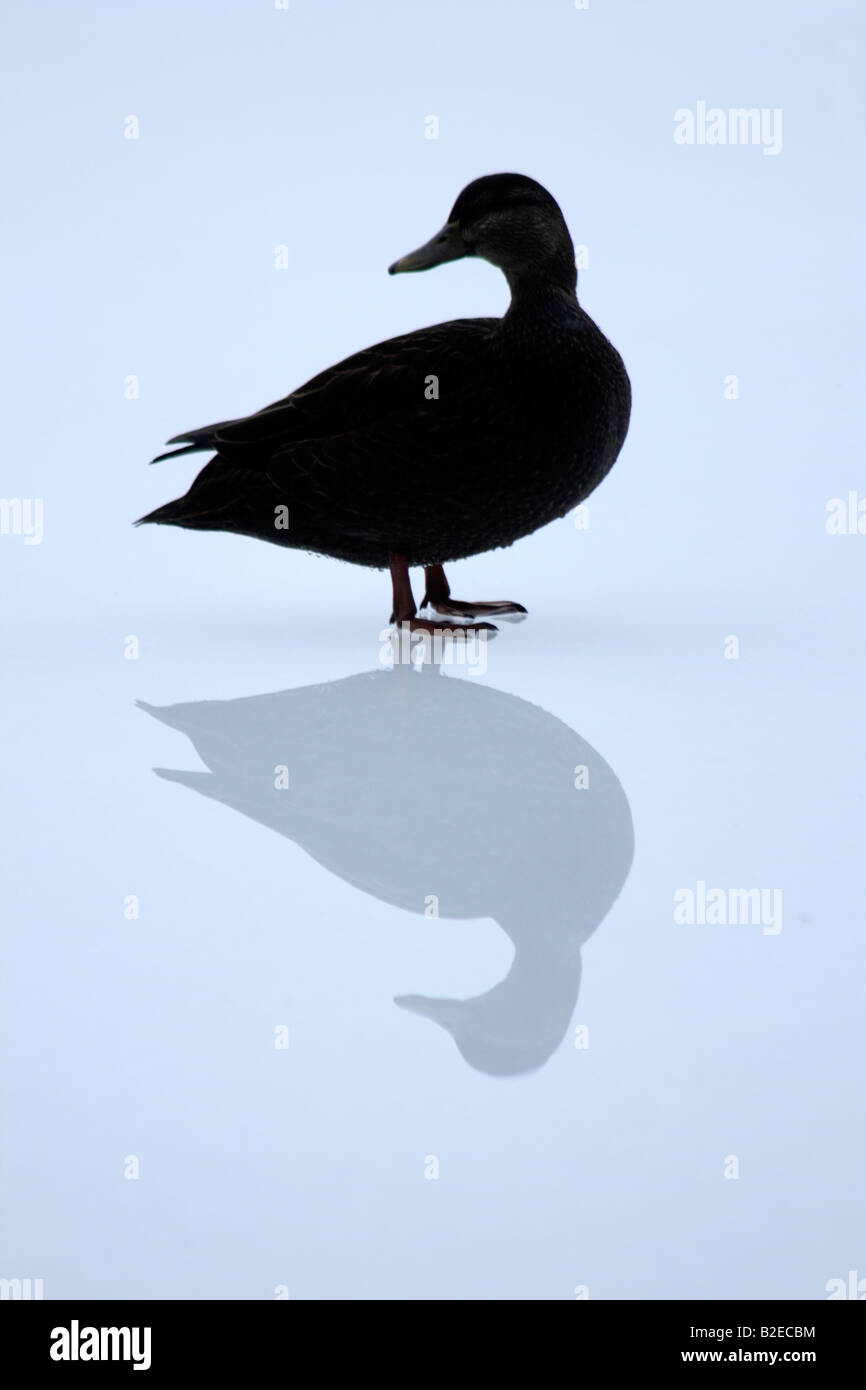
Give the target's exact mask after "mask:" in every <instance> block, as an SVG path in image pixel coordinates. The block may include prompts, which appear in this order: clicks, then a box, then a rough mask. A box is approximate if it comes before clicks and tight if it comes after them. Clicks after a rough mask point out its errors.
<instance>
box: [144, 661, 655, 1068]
mask: <svg viewBox="0 0 866 1390" xmlns="http://www.w3.org/2000/svg"><path fill="white" fill-rule="evenodd" d="M141 708H143V709H144V710H146V711H147V712H148V713H149V714H151V715H153V716H154V718H156V719H158V720H160V721H161V722H162V723H164V724H167V725H168V726H169V727H171V728H173V729H176V730H178V731H180V732H182V733H184V734H186V735H187V737H188V738H189V739H190V741H191V742H192V744H193V746H194V747H195V750H196V752H197V753H198V755H199V757H200V758H201V759H202V761H203V762H204V763H205V764H206V766H207V768H208V769H209V771H206V772H182V771H171V770H168V769H164V768H157V769H155V770H156V771H157V773H158V775H159V776H161V777H163V778H166V779H168V780H170V781H173V782H178V783H181V784H182V785H183V786H186V787H190V788H192V789H193V790H195V791H198V792H201V793H202V795H204V796H208V797H211V798H212V799H214V800H216V801H220V802H222V803H223V804H224V805H226V806H231V807H233V808H234V809H235V810H236V811H239V812H241V813H242V814H243V815H245V816H248V817H249V818H250V819H252V820H255V821H258V822H259V823H260V824H261V825H266V826H269V827H270V828H271V829H272V830H275V831H277V833H278V834H280V835H285V836H286V838H287V839H290V840H294V841H295V843H296V844H298V845H300V846H301V848H302V849H304V850H306V852H307V853H308V854H310V855H311V856H312V857H313V858H314V859H315V860H317V861H318V862H319V863H320V864H321V865H322V866H323V867H324V868H326V869H328V870H330V871H331V872H332V873H335V874H337V875H338V876H339V877H340V878H342V879H344V880H345V881H346V882H348V883H351V884H353V885H354V886H355V887H356V888H359V889H361V890H362V891H364V892H365V893H369V894H371V895H372V896H373V897H376V898H378V899H380V900H381V901H382V902H386V903H389V904H391V905H392V906H394V907H401V908H405V909H406V910H407V911H409V912H416V913H422V914H423V913H424V911H425V905H426V904H427V903H428V902H429V895H430V894H431V893H435V895H436V897H437V899H438V912H439V915H440V916H441V917H445V918H456V919H460V920H468V919H473V918H475V919H477V918H493V919H495V921H496V922H497V923H498V924H499V925H500V926H501V927H502V929H503V930H504V931H505V932H506V933H507V935H508V936H509V938H510V939H511V941H512V943H513V945H514V959H513V962H512V964H511V968H510V969H509V971H508V973H507V975H506V976H505V978H504V979H502V980H501V981H500V982H499V983H498V984H496V985H494V986H493V988H492V989H490V990H488V991H487V992H486V993H484V994H481V995H478V996H476V997H474V998H470V999H448V998H432V997H428V996H426V995H420V994H406V995H401V996H398V997H397V999H396V1000H395V1002H396V1003H397V1004H399V1005H401V1006H402V1007H404V1008H406V1009H410V1010H412V1011H413V1012H415V1013H416V1014H420V1015H423V1016H424V1017H425V1018H428V1019H431V1020H433V1021H434V1022H436V1023H438V1024H439V1025H440V1026H441V1027H443V1028H445V1029H446V1030H447V1031H448V1033H450V1034H451V1036H452V1037H453V1039H454V1041H455V1042H456V1044H457V1047H458V1048H459V1050H460V1052H461V1053H462V1054H463V1056H464V1058H465V1059H466V1061H467V1062H468V1063H469V1064H470V1065H471V1066H472V1067H474V1068H476V1069H477V1070H479V1071H482V1072H486V1073H489V1074H491V1075H496V1076H505V1075H514V1074H517V1073H520V1072H527V1071H533V1070H535V1069H536V1068H538V1067H540V1066H542V1065H543V1063H544V1062H545V1061H546V1060H547V1059H548V1058H549V1057H550V1056H551V1054H552V1053H553V1052H554V1050H555V1049H556V1047H557V1046H558V1045H559V1043H561V1041H562V1039H563V1037H564V1036H565V1034H566V1031H567V1030H568V1026H569V1023H570V1021H571V1018H572V1015H573V1013H574V1008H575V1004H576V1002H577V996H578V990H579V987H580V979H581V958H580V950H581V946H582V945H583V943H584V942H585V941H586V940H587V938H588V937H589V936H590V935H591V934H592V932H593V931H594V930H595V929H596V927H597V926H598V925H599V924H600V923H601V921H602V920H603V919H604V917H605V916H606V914H607V913H608V911H609V910H610V908H611V906H612V904H613V902H614V901H615V899H616V898H617V896H618V894H619V892H620V890H621V888H622V886H623V884H624V882H625V880H626V877H627V875H628V871H629V868H630V865H631V861H632V854H633V847H634V836H633V829H632V820H631V813H630V810H629V805H628V801H627V799H626V795H625V792H624V791H623V788H622V786H621V785H620V782H619V781H618V779H617V777H616V775H615V773H614V772H613V771H612V769H611V768H610V767H609V766H608V764H607V763H606V762H605V761H604V759H603V758H602V757H601V755H600V754H599V753H597V752H596V751H595V749H594V748H592V747H591V746H590V744H589V743H587V742H586V740H585V739H583V738H581V737H580V735H579V734H577V733H575V731H574V730H573V729H570V728H569V727H568V725H566V724H564V723H562V721H561V720H559V719H557V718H555V717H554V716H553V715H552V714H548V713H547V712H546V711H545V710H543V709H540V708H539V707H538V706H537V705H533V704H530V703H529V702H528V701H526V700H522V699H519V698H518V697H517V696H514V695H509V694H506V693H505V692H503V691H500V690H496V689H494V688H492V687H491V686H489V685H487V684H481V683H480V682H479V681H478V680H476V679H474V678H472V677H471V676H464V677H455V676H449V675H445V674H444V673H442V672H440V671H439V670H438V668H437V667H436V666H434V665H430V664H427V665H423V666H422V667H421V668H420V670H415V669H412V668H407V667H406V666H395V667H394V669H391V670H389V669H382V670H378V671H372V672H367V673H363V674H360V675H355V676H350V677H347V678H345V679H342V680H337V681H332V682H328V683H326V684H322V685H308V686H303V687H300V688H299V689H295V690H285V691H281V692H278V693H274V694H267V695H255V696H250V697H246V698H241V699H235V700H205V701H197V702H195V703H191V704H177V705H170V706H167V707H160V708H158V707H156V706H153V705H148V704H145V703H141ZM280 768H286V769H288V783H289V785H288V789H285V788H283V787H280V788H278V787H277V786H276V785H275V780H276V779H277V778H278V777H279V773H278V772H277V769H280ZM275 774H276V775H275Z"/></svg>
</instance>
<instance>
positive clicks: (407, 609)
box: [389, 554, 526, 633]
mask: <svg viewBox="0 0 866 1390" xmlns="http://www.w3.org/2000/svg"><path fill="white" fill-rule="evenodd" d="M389 559H390V566H391V592H392V595H393V598H392V604H393V606H392V609H391V618H390V621H391V622H392V623H396V624H397V626H398V627H399V626H400V625H401V624H402V623H408V624H409V631H410V632H458V631H459V632H462V633H466V632H481V631H487V632H495V631H496V628H495V626H494V624H493V623H449V622H447V621H446V622H431V621H430V620H429V619H428V618H416V616H415V615H416V613H417V612H418V609H417V608H416V606H415V595H414V594H413V593H412V584H411V582H410V579H409V565H408V562H407V560H406V557H405V556H404V555H394V554H392V555H391V556H390V557H389ZM433 568H434V569H437V570H438V571H439V572H440V574H441V575H442V580H443V583H444V582H445V574H444V572H443V570H442V567H441V565H435V566H434V567H433ZM424 573H425V574H429V573H430V571H429V570H425V571H424ZM445 588H446V590H447V589H448V585H447V583H445ZM428 589H429V582H428ZM424 602H425V603H427V595H426V594H425V595H424ZM463 606H464V607H469V605H463ZM455 611H456V610H455ZM521 611H523V612H525V611H526V610H525V609H523V610H521ZM464 616H466V617H472V616H473V614H471V613H467V614H465V615H464Z"/></svg>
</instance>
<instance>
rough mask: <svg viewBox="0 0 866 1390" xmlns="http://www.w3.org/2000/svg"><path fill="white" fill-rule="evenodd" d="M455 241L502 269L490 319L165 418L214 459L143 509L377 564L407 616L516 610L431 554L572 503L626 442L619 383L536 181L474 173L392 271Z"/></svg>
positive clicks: (516, 532) (520, 529)
mask: <svg viewBox="0 0 866 1390" xmlns="http://www.w3.org/2000/svg"><path fill="white" fill-rule="evenodd" d="M466 256H477V257H480V258H481V259H483V260H486V261H488V262H489V263H490V264H491V265H494V266H496V267H498V269H499V270H501V271H502V272H503V274H504V275H505V277H506V279H507V281H508V285H509V288H510V290H511V304H510V306H509V308H508V312H507V313H506V314H505V315H504V316H503V317H502V318H501V319H497V318H464V319H453V320H451V321H449V322H447V323H438V324H434V325H432V326H431V327H429V328H421V329H417V330H416V331H415V332H413V333H406V334H403V335H402V336H401V337H399V338H391V339H389V340H388V341H387V342H384V343H377V344H376V345H375V346H373V347H369V348H365V349H364V350H363V351H362V352H358V353H355V354H354V355H353V356H351V357H348V358H346V360H345V361H343V362H338V363H337V364H336V365H335V366H333V367H329V368H328V369H327V370H326V371H324V372H320V373H319V375H318V376H315V377H313V378H312V380H311V381H308V382H307V383H306V385H304V386H301V387H299V388H298V389H297V390H295V391H292V392H291V393H290V394H289V395H288V396H286V397H284V398H283V399H282V400H279V401H275V402H274V404H273V405H269V406H266V407H265V408H264V409H263V410H259V411H257V412H256V413H255V414H254V415H248V416H245V417H241V418H237V419H232V420H223V421H219V422H217V423H216V424H213V425H205V426H203V427H202V428H199V429H193V430H188V431H187V432H186V433H184V434H179V435H176V436H175V437H174V439H172V440H170V441H169V442H170V443H171V444H179V445H181V446H182V447H181V448H179V449H177V450H176V451H175V452H174V453H169V454H160V455H159V456H158V459H162V458H175V457H177V456H179V455H186V454H195V453H201V452H205V453H210V454H211V455H212V458H211V459H210V460H209V462H208V463H206V464H205V466H204V468H203V469H202V470H201V472H200V473H199V474H198V476H197V477H196V478H195V479H194V481H193V483H192V486H191V487H190V488H189V491H188V492H187V493H185V494H184V496H183V497H179V498H176V499H175V500H174V501H171V502H167V503H165V504H164V505H163V506H161V507H157V508H156V510H155V511H152V512H149V513H148V514H147V516H144V517H141V518H140V519H139V523H137V524H141V523H143V522H153V523H156V524H158V525H169V526H182V527H186V528H189V529H192V530H203V531H233V532H236V533H238V534H240V535H245V536H253V537H255V538H257V539H259V540H265V541H270V542H272V543H273V544H276V545H284V546H290V547H294V548H297V549H301V550H310V551H315V552H317V553H319V554H322V555H330V556H332V557H334V558H335V559H339V560H348V561H349V562H350V563H352V564H357V565H365V566H369V567H371V568H374V569H390V572H391V589H392V620H393V621H395V622H397V623H402V622H407V623H409V624H411V626H412V627H413V628H415V629H421V630H426V631H433V630H437V629H440V628H441V629H445V630H449V629H454V628H455V627H456V626H459V625H460V624H465V623H467V622H471V623H478V619H479V618H482V619H483V618H486V617H496V616H502V617H505V618H507V619H509V620H511V619H517V620H520V618H522V617H523V615H524V614H525V612H526V610H525V608H524V607H523V605H522V604H519V603H514V602H512V601H511V600H508V599H500V600H493V601H485V600H477V601H468V600H467V601H461V600H459V599H455V598H452V596H451V590H450V586H449V584H448V581H447V579H446V577H445V570H444V568H443V565H444V564H446V563H449V562H450V561H452V560H458V559H462V558H463V557H465V556H467V555H477V554H480V553H481V552H482V551H485V550H491V549H494V548H495V547H497V546H508V545H511V544H513V542H514V541H516V540H518V539H519V538H520V537H521V536H527V535H529V534H530V533H531V532H532V531H535V530H537V529H538V528H539V527H540V526H545V525H546V524H547V523H548V522H550V521H553V520H555V519H556V518H557V517H561V516H564V515H565V514H566V513H567V512H568V511H570V510H571V509H572V508H573V507H575V506H576V505H577V504H578V503H579V502H582V501H583V499H584V498H585V497H587V496H588V495H589V493H590V492H592V491H593V489H594V488H596V487H597V486H598V485H599V483H600V482H601V481H602V479H603V478H604V477H605V476H606V475H607V473H608V472H609V471H610V469H611V468H612V467H613V465H614V462H615V461H616V458H617V456H618V454H619V452H620V449H621V448H622V445H623V442H624V440H625V437H626V432H627V430H628V423H629V415H630V412H631V386H630V384H629V379H628V375H627V373H626V369H625V367H624V365H623V362H622V358H621V357H620V355H619V353H618V352H617V350H616V349H615V348H614V347H613V345H612V344H611V343H610V342H608V340H607V338H606V337H605V336H604V334H603V333H602V331H601V329H600V328H598V326H597V325H596V324H595V323H594V322H593V320H592V319H591V318H590V317H589V315H588V314H587V313H586V312H585V311H584V310H583V309H582V308H581V306H580V305H579V304H578V301H577V270H576V267H575V260H574V246H573V244H572V240H571V236H570V234H569V231H568V228H567V226H566V224H565V219H564V218H563V215H562V211H561V209H560V207H559V204H558V203H557V202H556V200H555V199H554V198H553V197H552V196H551V194H550V193H548V191H547V189H546V188H543V187H542V185H541V184H540V183H537V182H536V180H535V179H531V178H528V177H527V176H526V175H525V174H489V175H486V176H485V177H483V178H480V179H475V180H474V181H473V182H472V183H470V184H468V185H467V187H466V188H464V189H463V191H462V193H461V194H460V195H459V197H458V198H457V201H456V202H455V204H454V206H453V207H452V209H451V212H450V213H449V215H448V219H447V221H446V223H445V225H444V227H443V228H442V230H441V231H439V232H437V233H436V235H435V236H433V237H431V239H430V240H429V241H428V242H427V243H426V244H425V245H424V246H421V247H419V248H418V250H417V251H413V252H411V253H410V254H409V255H407V256H403V257H402V258H401V259H400V260H398V261H395V262H394V264H393V265H392V266H390V272H391V274H392V275H396V274H399V273H402V272H406V271H421V270H429V269H431V268H433V267H434V266H440V265H443V264H445V263H446V262H448V261H455V260H461V259H462V258H464V257H466ZM158 459H154V463H156V462H158ZM410 566H421V567H423V569H424V584H425V592H424V598H423V600H422V604H421V606H422V608H424V607H425V606H429V607H430V608H431V609H433V610H434V611H435V614H436V615H437V616H436V617H435V618H434V619H427V618H417V619H416V616H415V615H416V612H417V609H416V605H415V599H414V596H413V593H412V586H411V583H410V578H409V568H410ZM443 615H444V616H443ZM478 626H480V627H481V628H482V629H485V630H495V628H494V625H493V624H492V623H488V622H480V623H478Z"/></svg>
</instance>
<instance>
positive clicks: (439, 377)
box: [153, 318, 500, 467]
mask: <svg viewBox="0 0 866 1390" xmlns="http://www.w3.org/2000/svg"><path fill="white" fill-rule="evenodd" d="M499 322H500V320H499V319H495V318H474V319H454V320H452V321H451V322H449V323H440V324H434V325H432V326H431V327H430V328H424V329H420V330H416V331H415V332H412V333H406V334H403V335H402V336H401V337H398V338H390V339H388V340H387V341H386V342H383V343H377V344H376V345H375V346H373V347H369V348H364V349H363V350H362V351H361V352H356V353H354V354H353V355H352V356H351V357H347V358H345V360H344V361H342V362H338V363H337V364H336V365H335V366H332V367H328V368H327V369H326V370H325V371H323V372H320V373H319V374H318V376H314V377H313V378H312V379H311V380H310V381H308V382H307V383H306V384H305V385H304V386H300V387H298V389H297V390H295V391H292V392H291V393H290V394H289V395H288V396H285V397H283V398H282V399H281V400H278V401H274V402H273V404H272V405H268V406H265V407H264V408H263V409H262V410H259V411H256V413H255V414H254V415H247V416H242V417H240V418H238V419H235V420H222V421H219V422H217V423H216V424H213V425H204V426H202V427H201V428H199V429H195V430H189V431H187V432H186V433H185V434H178V435H175V437H174V438H173V439H170V440H169V441H168V443H169V444H181V445H184V446H185V447H184V448H180V449H176V450H169V451H167V452H166V453H163V454H159V455H157V457H156V458H155V459H154V460H153V462H154V463H158V462H160V461H161V460H162V459H166V458H177V457H179V456H180V455H181V454H191V453H196V452H199V451H201V450H207V451H210V452H216V453H217V454H218V455H219V457H220V458H221V459H222V460H224V461H225V462H227V463H229V462H230V463H232V464H234V465H235V466H241V467H243V466H246V465H249V466H251V467H255V466H259V467H261V466H263V465H266V464H268V463H270V462H272V461H274V460H276V459H279V460H281V461H283V462H285V460H286V457H287V456H288V455H290V454H291V452H292V450H293V449H294V448H295V447H297V446H300V445H302V444H305V443H309V442H311V441H319V442H330V443H331V444H334V443H336V441H338V440H341V439H344V440H345V439H347V436H348V437H349V438H351V439H353V440H354V441H355V443H356V445H357V447H358V448H362V440H363V436H364V432H365V431H366V430H370V429H372V430H373V431H374V433H375V434H377V435H381V434H382V432H384V434H385V435H389V434H392V435H395V436H396V437H397V438H398V439H399V438H401V437H403V438H408V437H409V436H414V435H415V434H416V432H417V431H416V429H413V427H412V424H413V421H417V428H418V429H420V428H421V425H422V421H423V417H424V416H425V415H426V416H427V417H428V418H429V413H430V410H431V406H432V408H435V402H436V397H433V400H432V401H431V398H430V391H431V390H432V389H433V386H432V384H431V381H430V378H435V379H436V390H437V392H438V390H439V389H440V387H441V388H442V389H443V391H447V400H448V402H449V406H448V409H447V410H446V411H444V412H440V413H444V414H446V415H448V416H451V415H452V414H453V413H454V412H455V410H456V411H459V407H460V405H461V401H462V402H463V403H466V402H468V400H469V399H471V396H472V393H473V390H474V387H475V385H476V378H477V373H478V370H479V366H480V363H479V355H481V356H482V357H483V355H484V354H483V348H484V346H485V345H486V343H487V340H488V339H489V337H490V334H491V331H492V330H493V329H494V328H495V327H496V325H497V324H498V323H499ZM446 382H447V386H446V385H444V384H443V383H446ZM425 392H426V393H427V394H425ZM347 443H348V441H347ZM350 452H352V453H354V450H351V449H350ZM351 461H353V462H355V463H357V462H358V461H359V460H358V459H357V458H355V459H354V460H351ZM346 462H347V463H349V462H350V460H349V459H348V458H347V460H346Z"/></svg>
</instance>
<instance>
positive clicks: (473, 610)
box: [421, 565, 526, 622]
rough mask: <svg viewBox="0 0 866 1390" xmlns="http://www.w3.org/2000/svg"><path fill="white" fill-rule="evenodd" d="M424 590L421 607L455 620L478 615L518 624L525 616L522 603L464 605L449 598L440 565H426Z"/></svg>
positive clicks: (447, 584) (507, 601)
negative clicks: (504, 619) (503, 619)
mask: <svg viewBox="0 0 866 1390" xmlns="http://www.w3.org/2000/svg"><path fill="white" fill-rule="evenodd" d="M424 580H425V590H424V598H423V599H422V601H421V607H422V608H427V607H428V606H429V607H430V608H434V609H435V610H436V612H437V613H445V614H447V615H448V616H449V617H455V618H477V617H478V616H479V615H483V616H487V615H488V614H489V615H490V617H491V618H496V617H499V618H509V619H511V620H512V621H514V622H520V621H521V619H522V618H523V617H525V615H526V609H525V608H524V607H523V604H522V603H512V602H511V601H510V600H509V599H499V600H489V601H487V602H482V601H479V602H478V603H466V602H463V601H461V600H460V599H456V598H452V597H451V587H450V585H449V583H448V580H447V579H446V578H445V571H444V569H443V568H442V566H441V565H428V566H427V568H426V569H425V571H424Z"/></svg>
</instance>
